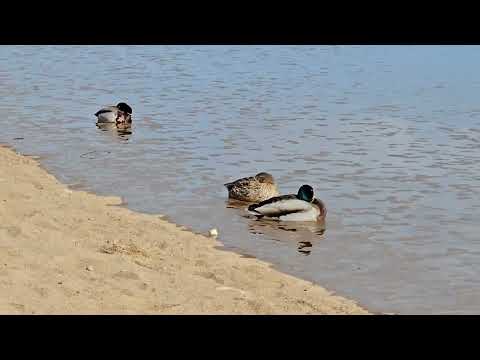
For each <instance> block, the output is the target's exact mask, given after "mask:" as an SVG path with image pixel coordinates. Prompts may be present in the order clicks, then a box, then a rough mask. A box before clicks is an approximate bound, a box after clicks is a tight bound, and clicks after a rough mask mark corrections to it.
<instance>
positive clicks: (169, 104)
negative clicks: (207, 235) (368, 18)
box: [0, 46, 480, 313]
mask: <svg viewBox="0 0 480 360" xmlns="http://www.w3.org/2000/svg"><path fill="white" fill-rule="evenodd" d="M479 63H480V47H478V46H472V47H463V46H412V47H407V46H334V47H330V46H291V47H290V46H255V47H254V46H147V47H144V46H137V47H136V46H129V47H119V46H90V47H84V46H81V47H72V46H64V47H62V46H52V47H46V46H29V47H20V46H19V47H14V46H11V47H10V46H2V47H1V48H0V96H1V99H2V100H1V107H0V109H1V113H2V117H1V118H0V125H1V129H2V131H1V133H0V141H1V142H4V143H8V144H11V145H13V146H14V147H15V148H16V149H18V150H19V151H21V152H22V153H29V154H36V155H41V156H43V157H44V160H43V164H44V165H45V166H46V167H47V168H48V169H49V170H50V171H52V172H53V173H54V174H56V175H57V176H58V177H59V178H60V179H61V180H62V181H63V182H65V183H68V184H70V185H72V186H77V187H80V188H83V189H88V190H91V191H95V192H97V193H101V194H111V195H119V196H122V197H123V198H124V201H125V202H126V203H127V204H128V206H129V207H130V208H132V209H135V210H140V211H144V212H152V213H162V214H166V215H168V217H169V218H170V219H172V220H173V221H175V222H177V223H180V224H184V225H188V226H189V227H191V228H193V229H194V230H196V231H207V230H208V229H210V228H211V227H217V228H218V229H219V233H220V237H219V239H220V240H221V241H222V242H223V243H224V244H225V245H226V247H227V248H228V249H234V250H235V251H238V252H241V253H243V254H248V255H251V256H255V257H258V258H260V259H263V260H267V261H269V262H272V263H273V264H274V265H275V266H276V267H277V268H279V269H281V270H282V271H285V272H288V273H291V274H294V275H296V276H299V277H302V278H305V279H307V280H312V281H315V282H318V283H320V284H321V285H323V286H326V287H327V288H329V289H331V290H334V291H335V292H337V293H339V294H341V295H344V296H347V297H351V298H353V299H356V300H358V301H359V302H360V304H362V305H364V306H366V307H367V308H369V309H370V310H372V311H381V312H399V313H480V301H479V300H480V276H479V275H480V236H479V231H480V223H479V219H480V196H479V192H480V167H479V166H480V165H479V164H480V151H479V149H480V97H479V95H478V94H479V93H480V71H479V70H478V64H479ZM118 101H126V102H127V103H129V104H130V105H132V107H133V109H134V126H133V128H132V133H131V134H118V133H117V132H115V131H114V130H108V129H103V130H102V129H98V128H97V127H96V126H95V118H94V116H93V114H94V113H95V112H96V110H98V108H99V107H100V106H102V105H106V104H115V103H117V102H118ZM15 138H17V139H16V140H15ZM18 138H23V139H18ZM260 171H268V172H271V173H272V174H273V175H274V176H275V177H276V179H277V181H278V183H279V187H280V190H281V191H282V192H283V193H292V192H296V191H297V189H298V187H299V186H300V185H302V184H304V183H308V184H311V185H312V186H313V187H314V188H315V189H316V193H317V196H318V197H320V198H321V199H322V200H324V201H325V203H326V204H327V207H328V210H329V212H328V216H327V227H326V231H325V232H323V231H320V230H319V229H318V228H317V227H316V226H314V225H307V224H305V225H303V226H297V225H288V226H283V225H282V226H278V225H274V224H269V223H265V222H262V221H255V220H254V219H252V218H250V217H249V216H248V215H247V214H246V213H245V212H244V211H242V210H241V209H236V208H230V207H228V204H227V203H226V201H225V200H226V194H227V193H226V190H225V189H224V188H223V186H222V184H223V183H224V182H227V181H231V180H234V179H236V178H239V177H243V176H248V175H253V174H255V173H257V172H260Z"/></svg>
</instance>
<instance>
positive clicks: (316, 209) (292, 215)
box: [248, 185, 327, 221]
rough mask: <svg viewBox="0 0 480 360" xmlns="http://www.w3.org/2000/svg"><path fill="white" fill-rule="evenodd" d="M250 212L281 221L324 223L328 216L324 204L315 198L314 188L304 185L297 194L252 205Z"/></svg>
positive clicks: (277, 197)
mask: <svg viewBox="0 0 480 360" xmlns="http://www.w3.org/2000/svg"><path fill="white" fill-rule="evenodd" d="M248 211H249V212H251V213H252V214H254V215H255V216H257V217H264V216H265V217H267V218H273V219H278V220H281V221H322V220H324V219H325V216H326V215H327V208H326V207H325V205H324V203H323V202H322V201H321V200H319V199H315V198H314V197H313V188H312V187H311V186H310V185H302V186H301V187H300V189H298V193H297V194H291V195H282V196H276V197H273V198H270V199H268V200H265V201H262V202H260V203H258V204H252V205H250V206H249V207H248Z"/></svg>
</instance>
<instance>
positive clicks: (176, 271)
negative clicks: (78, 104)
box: [0, 145, 369, 314]
mask: <svg viewBox="0 0 480 360" xmlns="http://www.w3.org/2000/svg"><path fill="white" fill-rule="evenodd" d="M35 158H36V157H35ZM0 185H1V186H0V218H1V219H2V222H1V224H0V291H1V293H2V297H1V299H0V314H369V312H368V311H367V310H365V309H363V308H361V307H360V306H359V305H358V304H356V303H355V302H354V301H352V300H349V299H346V298H343V297H341V296H337V295H333V294H332V293H331V292H329V291H328V290H326V289H324V288H322V287H321V286H319V285H316V284H313V283H311V282H309V281H305V280H302V279H299V278H296V277H294V276H291V275H288V274H285V273H282V272H280V271H278V270H276V269H274V268H273V267H272V265H271V264H269V263H267V262H265V261H262V260H259V259H256V258H250V257H245V256H242V255H240V254H237V253H234V252H231V251H230V250H227V249H225V248H224V247H223V244H222V243H220V242H219V241H218V240H215V239H214V238H211V237H207V236H204V235H201V234H198V233H194V232H191V231H189V230H187V229H186V228H185V227H182V226H179V225H176V224H174V223H171V222H169V221H167V220H165V219H164V217H163V216H162V215H151V214H144V213H138V212H134V211H132V210H130V209H128V208H127V207H124V206H119V205H122V199H121V198H119V197H114V196H99V195H96V194H93V193H90V192H85V191H77V190H72V189H70V188H68V187H67V186H66V185H64V184H62V183H60V182H59V181H58V180H57V179H56V178H55V177H54V176H53V175H51V174H49V173H48V172H47V171H46V170H45V169H43V168H42V166H41V165H40V163H39V162H38V161H37V160H36V159H34V157H31V156H24V155H20V154H18V153H16V152H15V151H14V150H13V149H12V148H11V147H9V146H4V145H0ZM220 236H221V234H220Z"/></svg>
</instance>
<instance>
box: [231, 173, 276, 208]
mask: <svg viewBox="0 0 480 360" xmlns="http://www.w3.org/2000/svg"><path fill="white" fill-rule="evenodd" d="M224 185H225V187H226V188H227V189H228V197H229V198H230V199H235V200H240V201H245V202H259V201H264V200H267V199H270V198H271V197H273V196H277V195H278V189H277V185H276V184H275V180H274V179H273V176H272V175H270V174H268V173H265V172H261V173H258V174H257V175H255V176H251V177H245V178H241V179H238V180H236V181H233V182H230V183H226V184H224Z"/></svg>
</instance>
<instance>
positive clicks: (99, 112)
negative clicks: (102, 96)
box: [95, 106, 118, 116]
mask: <svg viewBox="0 0 480 360" xmlns="http://www.w3.org/2000/svg"><path fill="white" fill-rule="evenodd" d="M117 110H118V109H117V108H116V107H115V106H108V107H104V108H103V109H100V110H98V111H97V112H96V113H95V116H98V115H100V114H105V113H109V112H117Z"/></svg>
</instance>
